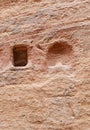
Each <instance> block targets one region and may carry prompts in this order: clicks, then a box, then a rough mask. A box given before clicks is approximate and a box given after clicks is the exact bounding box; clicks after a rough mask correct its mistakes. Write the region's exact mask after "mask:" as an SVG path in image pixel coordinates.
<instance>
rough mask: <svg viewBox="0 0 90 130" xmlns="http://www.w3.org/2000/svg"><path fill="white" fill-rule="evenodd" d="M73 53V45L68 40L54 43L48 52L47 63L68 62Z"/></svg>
mask: <svg viewBox="0 0 90 130" xmlns="http://www.w3.org/2000/svg"><path fill="white" fill-rule="evenodd" d="M71 55H72V46H71V45H69V44H68V43H67V42H56V43H53V44H52V45H51V46H50V47H49V49H48V52H47V63H48V64H49V65H55V64H56V63H57V62H64V63H65V62H68V60H69V57H70V56H71Z"/></svg>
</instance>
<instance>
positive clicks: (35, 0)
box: [33, 0, 42, 2]
mask: <svg viewBox="0 0 90 130" xmlns="http://www.w3.org/2000/svg"><path fill="white" fill-rule="evenodd" d="M33 1H34V2H41V1H42V0H33Z"/></svg>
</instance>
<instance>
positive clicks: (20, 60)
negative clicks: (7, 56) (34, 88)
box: [13, 45, 28, 67]
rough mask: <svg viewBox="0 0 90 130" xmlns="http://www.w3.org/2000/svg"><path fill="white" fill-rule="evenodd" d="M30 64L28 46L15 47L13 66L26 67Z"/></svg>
mask: <svg viewBox="0 0 90 130" xmlns="http://www.w3.org/2000/svg"><path fill="white" fill-rule="evenodd" d="M27 62H28V55H27V47H26V46H22V45H19V46H14V47H13V65H14V66H16V67H19V66H21V67H22V66H26V65H27Z"/></svg>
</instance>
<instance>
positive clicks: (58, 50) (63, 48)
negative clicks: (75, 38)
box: [48, 42, 72, 55]
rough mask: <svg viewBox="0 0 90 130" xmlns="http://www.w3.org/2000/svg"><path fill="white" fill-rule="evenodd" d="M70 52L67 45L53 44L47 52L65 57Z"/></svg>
mask: <svg viewBox="0 0 90 130" xmlns="http://www.w3.org/2000/svg"><path fill="white" fill-rule="evenodd" d="M71 51H72V46H71V45H68V44H67V43H64V42H63V43H54V44H53V45H52V46H51V47H50V48H49V50H48V53H52V54H60V55H66V54H69V53H70V52H71Z"/></svg>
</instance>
